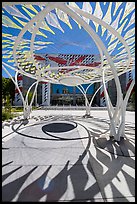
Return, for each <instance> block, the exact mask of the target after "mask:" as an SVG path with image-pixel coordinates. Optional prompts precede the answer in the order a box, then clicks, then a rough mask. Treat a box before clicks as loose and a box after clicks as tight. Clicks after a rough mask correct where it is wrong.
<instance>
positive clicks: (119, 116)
mask: <svg viewBox="0 0 137 204" xmlns="http://www.w3.org/2000/svg"><path fill="white" fill-rule="evenodd" d="M20 3H21V2H20ZM23 3H27V2H23ZM11 4H12V3H11ZM13 4H14V3H13ZM46 5H47V6H46V8H45V9H43V10H42V11H40V12H39V13H38V14H36V16H35V17H34V18H33V19H31V20H30V21H29V22H28V23H27V24H26V25H25V26H24V28H23V29H22V30H21V32H20V34H19V35H18V38H17V40H16V41H15V45H14V49H13V56H14V60H15V64H16V66H17V67H18V62H17V60H16V49H17V46H18V44H19V42H20V40H21V38H22V37H23V35H24V33H25V32H26V31H27V30H28V28H29V27H30V26H33V24H34V23H36V26H35V27H34V30H33V33H32V36H31V45H30V53H31V60H32V61H33V63H34V64H35V66H36V69H37V76H36V78H37V82H34V83H33V84H32V85H31V87H30V88H29V89H28V92H27V94H26V98H25V100H24V98H23V96H22V93H21V91H20V89H19V87H18V84H17V73H18V71H17V73H16V76H15V81H14V80H13V79H12V80H13V82H14V83H15V85H16V87H17V89H18V90H19V93H20V95H21V98H22V101H23V105H24V119H27V118H28V117H29V115H30V112H31V107H32V103H33V100H34V96H35V94H36V91H37V86H38V83H39V81H43V80H42V78H41V76H40V75H41V71H40V70H39V67H38V65H37V63H36V62H35V60H34V58H33V46H34V41H35V36H36V33H37V30H38V28H39V26H40V24H41V21H42V20H43V18H44V17H45V15H47V14H48V13H49V12H50V11H52V10H53V9H55V8H59V9H61V10H62V11H64V12H65V13H66V14H68V15H69V16H70V17H72V19H74V20H76V21H77V22H78V23H79V24H80V25H81V26H82V27H83V28H84V29H85V31H86V32H87V33H88V34H89V35H90V36H91V38H92V39H93V40H94V42H95V44H96V46H97V48H98V50H99V53H100V56H101V68H100V69H102V81H103V87H104V93H105V98H106V104H107V110H108V115H109V118H110V136H114V139H115V140H116V141H120V138H121V137H124V131H125V113H126V106H127V102H128V99H129V96H130V93H131V91H132V88H133V86H134V84H135V81H134V80H133V81H132V83H131V84H130V87H129V89H128V91H127V93H126V96H125V98H124V99H123V95H122V90H121V85H120V81H119V78H118V74H117V71H116V67H115V65H114V63H113V60H112V59H111V57H110V55H109V52H108V51H107V49H106V47H105V45H104V44H103V42H102V41H101V39H100V38H99V36H98V35H97V34H96V33H95V31H94V30H93V29H92V28H91V27H90V26H89V25H88V24H87V23H86V22H85V21H84V20H83V19H82V18H81V17H80V16H79V15H81V16H84V17H86V18H88V19H90V20H93V21H95V22H96V23H98V24H99V25H102V26H104V27H105V28H107V29H108V30H109V31H110V32H111V33H112V34H114V36H116V37H117V38H118V40H119V41H120V42H121V43H122V44H123V45H124V47H125V50H126V51H127V53H128V63H127V68H126V69H125V70H127V69H128V67H129V66H130V62H131V53H130V49H129V47H128V45H127V43H126V41H125V40H124V39H123V38H122V36H121V35H120V34H119V33H118V32H117V31H116V30H115V29H113V28H112V27H111V26H110V25H108V24H107V23H105V22H104V21H103V20H101V19H99V18H97V17H95V16H94V15H92V14H89V13H87V12H84V11H82V10H81V9H79V8H75V7H72V6H70V5H65V3H64V2H63V3H62V2H54V3H53V2H48V3H46ZM72 9H73V10H74V11H76V12H77V13H75V12H74V11H73V10H72ZM78 14H79V15H78ZM104 55H105V57H106V59H107V61H108V63H109V66H110V68H111V71H112V74H113V77H114V80H115V84H116V90H117V104H116V108H115V110H114V107H113V106H112V104H111V100H110V98H109V95H108V92H107V89H106V85H105V84H106V83H107V81H109V80H106V81H105V67H104V68H103V57H104ZM3 69H4V70H5V71H6V72H7V74H8V75H9V76H10V74H9V72H8V71H7V70H6V69H5V67H4V66H3ZM20 69H21V71H20V73H22V74H23V73H24V71H23V70H22V68H20ZM125 70H124V72H126V71H125ZM28 75H29V74H28ZM10 77H11V76H10ZM55 81H56V80H55ZM35 84H36V86H35V90H34V93H33V96H32V100H31V102H30V105H28V94H29V92H30V90H31V88H32V87H33V86H34V85H35ZM91 85H92V83H91V84H90V85H89V86H88V87H87V89H86V90H84V89H83V87H82V86H81V85H80V86H77V87H78V88H79V90H80V91H81V92H82V94H83V95H84V97H85V105H86V114H87V115H90V107H91V104H92V102H93V99H94V97H95V95H96V93H97V92H98V91H99V90H100V88H101V87H102V86H101V87H99V88H98V90H97V91H96V92H95V94H94V95H93V97H92V99H91V101H90V102H89V101H88V99H87V96H86V93H87V90H88V88H89V87H90V86H91Z"/></svg>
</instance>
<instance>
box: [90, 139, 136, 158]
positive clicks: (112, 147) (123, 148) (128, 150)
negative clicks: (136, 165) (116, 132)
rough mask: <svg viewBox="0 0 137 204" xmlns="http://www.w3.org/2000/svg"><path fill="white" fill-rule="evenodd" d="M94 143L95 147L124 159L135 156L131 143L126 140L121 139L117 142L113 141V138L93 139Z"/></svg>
mask: <svg viewBox="0 0 137 204" xmlns="http://www.w3.org/2000/svg"><path fill="white" fill-rule="evenodd" d="M94 143H95V144H96V146H97V147H99V148H101V149H104V150H106V151H108V152H109V153H112V154H116V155H118V156H124V157H134V156H135V146H134V145H133V142H132V141H130V140H128V139H127V138H121V140H120V141H119V142H117V141H115V140H114V138H113V137H110V138H95V139H94Z"/></svg>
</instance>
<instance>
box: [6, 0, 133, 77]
mask: <svg viewBox="0 0 137 204" xmlns="http://www.w3.org/2000/svg"><path fill="white" fill-rule="evenodd" d="M76 3H77V5H78V6H79V7H80V8H82V2H76ZM109 3H110V2H106V3H104V2H100V6H101V9H102V12H103V16H104V15H105V14H106V12H107V9H108V6H109ZM95 4H96V2H91V6H92V9H93V12H94V9H95ZM125 5H126V2H123V3H122V4H121V5H120V7H119V8H118V10H117V11H116V12H114V10H115V2H113V3H112V7H111V18H112V22H113V21H114V20H115V19H116V17H117V16H118V14H119V12H120V11H121V17H122V16H123V14H124V12H125V10H124V9H125ZM15 8H16V9H18V10H20V11H21V12H22V14H23V15H25V16H26V17H27V18H29V19H30V16H29V15H28V14H27V13H26V12H25V11H24V10H23V9H22V7H21V6H20V5H17V6H15ZM34 8H35V9H36V10H37V11H39V10H40V8H39V7H38V6H34ZM3 11H4V14H3V15H7V16H8V17H9V18H10V19H11V20H13V22H16V23H17V25H19V26H20V24H19V23H18V22H17V21H15V19H14V18H13V16H12V15H10V14H9V13H8V12H7V11H5V10H4V9H3ZM28 11H30V10H29V9H28ZM30 12H31V13H32V14H34V12H33V11H30ZM52 12H53V13H54V11H52ZM131 16H132V14H130V15H128V16H127V17H126V18H128V20H130V18H131ZM19 19H20V20H23V21H24V22H27V20H25V19H22V18H19ZM69 20H70V23H71V25H72V28H73V29H70V28H69V26H67V25H66V24H65V23H64V22H62V21H61V20H59V19H58V21H59V23H60V25H61V27H62V29H63V30H64V33H63V32H62V31H61V30H59V29H57V28H55V27H53V26H51V25H49V24H48V23H47V24H48V26H49V27H50V28H51V29H52V30H53V31H54V32H55V33H56V34H55V35H53V34H52V33H51V32H48V31H47V32H45V30H41V31H42V32H43V33H45V34H46V35H47V38H44V37H43V36H37V37H36V40H41V41H44V42H46V41H50V42H54V45H53V44H50V45H48V46H47V48H44V49H41V50H39V51H36V53H43V54H45V53H49V54H51V53H54V54H59V53H63V54H95V55H96V54H99V52H98V49H97V47H96V45H95V43H94V41H93V40H92V39H91V37H90V36H89V35H88V33H87V32H86V31H85V30H84V29H83V28H81V29H79V27H78V25H77V24H76V23H75V22H74V20H72V19H71V18H69ZM124 21H125V19H124V20H123V22H124ZM123 22H120V23H119V27H120V26H121V24H122V23H123ZM90 25H91V26H92V28H93V29H95V26H94V24H93V23H92V22H91V21H90ZM127 25H128V21H127V22H126V24H125V26H124V28H126V26H127ZM134 26H135V25H131V26H130V28H128V29H131V28H132V27H134ZM124 28H123V31H122V35H123V36H124V35H125V33H126V32H127V28H126V29H124ZM2 32H3V33H9V34H12V35H13V36H14V35H15V36H17V34H19V32H20V30H19V29H15V28H10V27H8V28H7V27H4V26H2ZM101 32H102V29H101V26H99V29H98V32H97V34H98V35H99V36H101ZM106 36H107V31H105V32H104V35H103V36H102V37H101V39H102V40H103V42H104V44H105V45H106V47H107V45H108V43H109V40H110V37H109V38H107V40H106ZM30 37H31V35H30V33H29V32H27V33H26V34H25V39H30ZM3 39H6V38H3ZM117 48H118V47H117ZM4 50H6V49H4ZM115 53H117V49H116V50H115V52H114V53H113V54H115ZM2 60H3V61H4V62H6V63H7V60H6V59H2ZM8 64H10V65H12V63H8ZM10 73H11V74H12V75H13V76H14V71H12V70H10ZM2 75H3V76H7V75H6V74H5V72H2Z"/></svg>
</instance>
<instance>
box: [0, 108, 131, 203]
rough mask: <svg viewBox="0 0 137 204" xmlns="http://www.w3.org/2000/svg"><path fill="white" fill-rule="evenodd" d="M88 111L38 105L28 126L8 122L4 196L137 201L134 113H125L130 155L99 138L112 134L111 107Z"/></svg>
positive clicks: (6, 198) (4, 135) (5, 197)
mask: <svg viewBox="0 0 137 204" xmlns="http://www.w3.org/2000/svg"><path fill="white" fill-rule="evenodd" d="M84 114H85V111H82V110H81V111H80V110H77V111H76V110H74V111H71V110H63V111H61V110H58V111H57V110H56V111H55V110H37V111H33V112H32V114H31V116H32V119H30V121H29V123H28V124H26V125H25V126H24V125H22V126H20V127H19V124H16V125H14V124H13V125H10V126H5V127H4V129H3V132H2V137H3V140H2V141H3V145H2V147H3V149H2V164H3V166H2V181H3V182H2V200H3V201H12V202H17V201H22V202H25V201H34V202H35V201H46V202H47V201H55V202H62V201H64V202H70V201H77V202H78V201H79V202H82V201H83V202H90V201H91V202H135V161H134V159H135V157H134V142H135V141H134V140H135V113H134V112H130V111H127V113H126V136H127V137H128V139H129V141H130V147H129V149H130V150H131V152H130V153H132V154H131V156H126V157H125V156H119V155H117V152H118V151H117V149H116V151H115V152H114V153H110V152H109V151H107V149H105V148H104V149H102V148H100V147H99V145H98V143H97V141H98V138H99V137H100V136H101V137H102V138H103V137H104V136H106V135H107V134H108V129H109V118H108V115H107V111H105V110H100V111H97V110H93V111H92V112H91V114H92V116H93V117H92V118H83V117H82V116H83V115H84ZM104 132H105V133H104ZM118 148H119V147H118Z"/></svg>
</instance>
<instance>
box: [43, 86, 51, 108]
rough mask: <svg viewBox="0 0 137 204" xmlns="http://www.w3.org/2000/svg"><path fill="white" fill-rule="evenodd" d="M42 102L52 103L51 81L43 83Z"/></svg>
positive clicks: (47, 104)
mask: <svg viewBox="0 0 137 204" xmlns="http://www.w3.org/2000/svg"><path fill="white" fill-rule="evenodd" d="M42 104H43V105H45V106H49V105H50V83H47V82H45V83H43V84H42Z"/></svg>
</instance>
